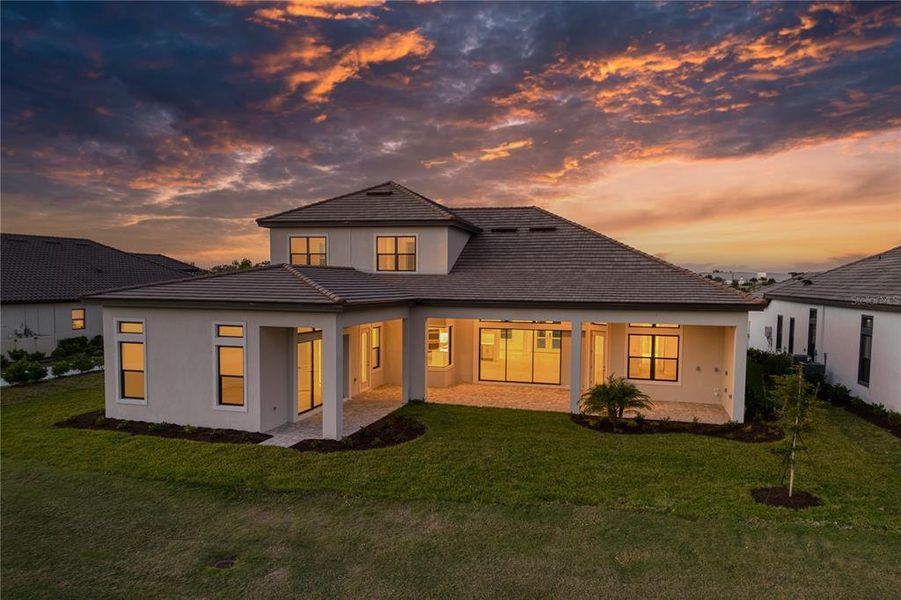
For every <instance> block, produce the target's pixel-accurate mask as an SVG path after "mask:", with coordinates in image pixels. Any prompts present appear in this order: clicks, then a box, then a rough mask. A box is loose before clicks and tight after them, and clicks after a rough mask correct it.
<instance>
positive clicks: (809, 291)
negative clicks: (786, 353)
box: [764, 246, 901, 312]
mask: <svg viewBox="0 0 901 600" xmlns="http://www.w3.org/2000/svg"><path fill="white" fill-rule="evenodd" d="M764 297H765V298H768V299H770V298H777V299H784V300H801V301H805V302H816V303H821V304H833V305H837V306H853V307H861V308H871V309H877V310H888V311H894V312H901V246H897V247H895V248H892V249H891V250H886V251H885V252H881V253H880V254H876V255H873V256H869V257H867V258H863V259H860V260H857V261H855V262H852V263H848V264H846V265H842V266H840V267H836V268H835V269H832V270H830V271H824V272H822V273H818V274H816V275H809V276H807V277H805V278H803V279H801V280H793V281H792V282H791V283H790V284H787V285H784V286H780V287H779V288H778V289H774V290H772V291H767V292H765V293H764Z"/></svg>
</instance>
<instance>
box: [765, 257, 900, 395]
mask: <svg viewBox="0 0 901 600" xmlns="http://www.w3.org/2000/svg"><path fill="white" fill-rule="evenodd" d="M761 292H762V294H763V297H764V298H765V299H766V300H767V301H768V303H769V304H768V305H767V308H766V310H765V311H763V312H756V313H751V315H750V325H749V327H750V340H749V344H750V346H751V347H753V348H757V349H759V350H767V351H770V352H787V353H789V354H793V355H796V356H799V357H806V358H807V359H808V360H813V361H816V362H820V363H823V364H825V365H826V378H827V380H828V381H829V382H831V383H840V384H842V385H844V386H846V387H848V388H850V390H851V393H852V394H854V395H855V396H858V397H860V398H862V399H863V400H865V401H867V402H870V403H878V404H883V405H885V406H886V407H888V408H890V409H892V410H895V411H901V246H899V247H897V248H893V249H891V250H888V251H886V252H883V253H881V254H877V255H875V256H870V257H869V258H864V259H862V260H858V261H856V262H852V263H850V264H847V265H843V266H841V267H838V268H835V269H832V270H831V271H825V272H823V273H816V274H805V275H802V276H799V277H796V278H793V279H791V280H789V281H785V282H782V283H778V284H775V285H772V286H769V287H767V288H764V289H763V290H761Z"/></svg>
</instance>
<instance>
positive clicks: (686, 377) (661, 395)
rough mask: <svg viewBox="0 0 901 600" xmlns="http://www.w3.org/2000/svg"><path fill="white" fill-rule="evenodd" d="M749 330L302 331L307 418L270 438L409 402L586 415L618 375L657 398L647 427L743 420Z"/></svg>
mask: <svg viewBox="0 0 901 600" xmlns="http://www.w3.org/2000/svg"><path fill="white" fill-rule="evenodd" d="M746 331H747V317H746V313H744V312H738V311H736V312H731V313H730V312H713V311H710V312H707V311H704V312H701V311H695V312H691V311H681V312H677V311H667V312H664V311H655V312H651V311H638V310H635V311H586V310H566V309H555V308H530V309H524V308H481V309H476V308H458V307H429V306H413V307H403V308H400V307H398V308H394V309H382V310H361V311H355V312H349V313H345V314H336V315H334V317H333V321H332V322H331V323H326V324H325V325H324V326H323V327H319V328H315V329H313V330H311V331H303V330H301V329H297V330H296V332H297V333H296V338H295V339H296V340H297V342H298V344H301V343H303V342H304V341H306V340H307V338H310V339H309V341H311V342H312V343H311V346H310V348H311V353H312V354H311V360H308V361H307V362H304V361H303V358H302V357H303V356H304V355H303V351H301V349H300V348H301V346H300V345H298V346H297V351H296V352H297V354H296V355H295V356H296V359H295V360H296V363H295V369H294V370H295V371H296V375H294V376H293V377H295V379H293V380H292V382H291V385H292V386H293V389H294V390H295V391H296V394H294V395H293V397H295V398H296V401H297V403H298V404H297V407H298V411H297V413H296V414H295V415H294V416H292V417H291V418H289V419H287V420H282V421H281V422H278V423H273V424H272V426H271V427H270V428H267V429H265V430H266V431H268V432H269V433H272V434H273V435H275V436H276V437H278V438H279V440H280V442H279V445H288V444H286V443H285V442H286V441H287V440H293V442H296V441H300V440H301V439H308V438H312V437H322V438H330V439H340V438H341V437H344V436H346V435H349V434H350V433H353V432H354V431H356V430H358V429H359V428H360V427H363V426H365V425H367V424H369V423H371V422H373V421H375V420H377V419H379V418H381V417H383V416H385V415H386V414H388V413H390V412H391V411H393V410H395V409H396V408H398V407H400V406H401V405H402V404H404V403H406V402H409V401H410V400H423V401H426V402H434V403H437V404H460V405H467V406H483V407H498V408H516V409H526V410H543V411H555V412H570V413H577V412H579V405H580V398H581V396H582V394H583V393H584V392H585V391H586V390H587V389H589V388H590V387H592V386H594V385H597V384H598V383H601V382H603V381H604V380H605V379H606V378H607V377H608V376H609V375H611V374H615V375H617V376H620V377H626V378H627V379H629V380H630V381H631V382H632V383H634V384H635V385H636V386H637V387H638V388H639V389H641V390H642V391H643V392H645V393H646V394H648V395H649V396H650V397H651V400H652V402H653V407H652V408H651V409H649V410H645V411H642V413H643V414H644V416H645V417H647V418H649V419H670V420H674V421H689V422H690V421H693V420H697V421H699V422H702V423H724V422H727V421H729V420H734V421H742V420H743V418H744V377H745V374H744V368H745V367H744V365H745V361H744V357H745V351H746V344H747V334H746ZM261 363H263V364H265V360H263V359H262V357H261ZM310 363H312V365H313V366H312V367H311V366H310ZM308 377H311V378H310V379H309V385H306V384H305V383H304V381H306V380H307V378H308ZM573 382H575V384H574V383H573ZM262 387H263V388H264V389H263V391H264V392H265V387H266V382H265V381H264V382H263V386H262ZM305 398H309V399H310V400H309V403H307V400H305ZM302 402H303V403H304V407H305V408H306V409H307V410H300V404H301V403H302ZM264 418H265V417H264ZM293 442H292V443H293ZM272 443H275V442H272Z"/></svg>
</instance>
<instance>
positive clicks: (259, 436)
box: [54, 410, 272, 444]
mask: <svg viewBox="0 0 901 600" xmlns="http://www.w3.org/2000/svg"><path fill="white" fill-rule="evenodd" d="M54 427H71V428H73V429H105V430H107V431H121V432H123V433H130V434H133V435H153V436H156V437H164V438H178V439H182V440H194V441H195V442H216V443H218V444H259V443H260V442H262V441H263V440H268V439H269V438H271V437H272V436H271V435H268V434H265V433H255V432H251V431H240V430H237V429H212V428H209V427H191V426H183V425H174V424H172V423H147V422H146V421H127V420H125V419H108V418H106V417H105V416H104V415H103V411H102V410H95V411H93V412H89V413H84V414H83V415H78V416H75V417H69V418H68V419H66V420H65V421H60V422H59V423H57V424H56V425H54Z"/></svg>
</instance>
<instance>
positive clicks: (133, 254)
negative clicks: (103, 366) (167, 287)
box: [2, 231, 184, 293]
mask: <svg viewBox="0 0 901 600" xmlns="http://www.w3.org/2000/svg"><path fill="white" fill-rule="evenodd" d="M2 235H4V236H13V237H15V236H17V235H18V236H22V237H30V238H43V239H54V240H69V241H72V242H88V243H89V244H93V245H94V246H99V247H101V248H106V249H107V250H112V251H113V252H116V253H118V254H122V255H125V256H130V257H132V258H135V259H137V260H140V261H144V262H145V263H147V264H149V265H153V266H154V267H157V268H160V269H166V270H167V271H171V272H172V273H176V274H178V275H183V274H184V272H183V271H180V270H178V269H175V268H173V267H169V266H167V265H164V264H160V263H158V262H154V261H152V260H150V259H149V258H144V257H143V256H139V255H138V254H139V253H136V252H129V251H127V250H120V249H119V248H116V247H115V246H110V245H108V244H104V243H103V242H98V241H97V240H92V239H90V238H83V237H68V236H62V235H39V234H34V233H11V232H8V231H7V232H3V234H2ZM7 239H9V238H7ZM160 256H162V255H160ZM173 260H177V259H173ZM92 293H93V292H92Z"/></svg>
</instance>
